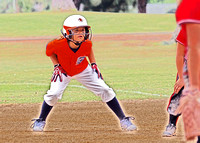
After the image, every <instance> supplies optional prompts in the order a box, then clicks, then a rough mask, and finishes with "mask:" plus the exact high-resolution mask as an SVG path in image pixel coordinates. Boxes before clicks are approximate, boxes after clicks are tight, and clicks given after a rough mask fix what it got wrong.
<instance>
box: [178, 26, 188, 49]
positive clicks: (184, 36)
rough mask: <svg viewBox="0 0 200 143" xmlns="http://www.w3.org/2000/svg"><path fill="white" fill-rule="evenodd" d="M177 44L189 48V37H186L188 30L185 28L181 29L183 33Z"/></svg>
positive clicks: (179, 36) (180, 34) (179, 35)
mask: <svg viewBox="0 0 200 143" xmlns="http://www.w3.org/2000/svg"><path fill="white" fill-rule="evenodd" d="M176 42H178V43H180V44H181V45H183V46H185V47H186V46H187V37H186V29H185V27H182V28H181V31H180V32H179V34H178V36H177V38H176Z"/></svg>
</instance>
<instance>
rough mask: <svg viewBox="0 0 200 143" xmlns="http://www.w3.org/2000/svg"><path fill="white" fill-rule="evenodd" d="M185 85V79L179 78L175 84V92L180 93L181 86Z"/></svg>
mask: <svg viewBox="0 0 200 143" xmlns="http://www.w3.org/2000/svg"><path fill="white" fill-rule="evenodd" d="M183 86H184V80H183V79H180V78H179V79H178V80H177V81H176V83H175V85H174V93H176V94H177V93H178V92H179V91H180V90H181V88H182V87H183Z"/></svg>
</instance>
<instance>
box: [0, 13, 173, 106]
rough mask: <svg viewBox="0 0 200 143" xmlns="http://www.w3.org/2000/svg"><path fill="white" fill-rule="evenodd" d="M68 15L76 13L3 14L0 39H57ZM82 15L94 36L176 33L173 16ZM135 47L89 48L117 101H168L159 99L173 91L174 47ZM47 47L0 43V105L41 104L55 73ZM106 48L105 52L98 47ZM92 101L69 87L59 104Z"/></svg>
mask: <svg viewBox="0 0 200 143" xmlns="http://www.w3.org/2000/svg"><path fill="white" fill-rule="evenodd" d="M72 13H75V12H70V13H69V12H65V13H64V12H60V13H59V12H55V13H53V12H44V13H24V14H2V15H0V21H1V22H0V31H1V33H0V37H1V38H4V37H29V36H56V35H59V34H60V33H59V30H60V28H61V25H62V22H63V19H65V17H66V16H67V15H69V14H72ZM81 14H82V15H84V16H86V17H87V19H88V21H89V24H90V25H91V26H92V29H93V33H94V34H107V33H134V32H162V31H166V32H173V31H174V29H175V27H176V25H175V19H174V15H144V14H116V13H93V12H83V13H81ZM137 42H141V41H132V40H129V41H123V42H122V41H96V42H95V43H93V48H94V51H95V56H96V60H97V63H98V65H99V67H100V69H101V72H102V74H103V76H104V79H105V81H106V82H107V83H108V84H109V85H110V86H111V87H112V88H113V89H114V90H115V91H116V93H117V97H118V98H119V99H145V98H166V96H159V95H170V94H171V92H172V91H173V84H174V80H175V75H176V68H175V44H173V45H163V44H162V41H160V42H157V43H149V45H148V46H144V45H143V46H142V45H141V46H131V45H134V44H135V43H137ZM46 43H47V41H40V42H36V41H33V42H1V44H0V69H1V70H0V75H1V76H0V93H1V94H0V104H8V103H38V102H42V101H43V95H44V94H45V93H46V91H47V90H48V89H49V85H50V78H51V75H52V71H53V65H52V63H51V61H50V59H49V58H48V57H47V56H46V55H45V46H46ZM125 43H129V45H125ZM144 43H145V41H144ZM104 44H106V45H107V46H106V47H105V46H102V45H104ZM151 94H152V95H151ZM154 94H155V95H154ZM91 100H100V99H99V97H96V96H94V95H93V94H92V93H91V92H90V91H88V90H86V89H85V88H83V86H82V85H81V84H79V83H78V82H76V81H72V82H71V83H70V85H69V87H67V91H66V92H65V93H64V95H63V99H62V100H61V102H74V101H91Z"/></svg>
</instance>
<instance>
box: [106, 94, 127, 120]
mask: <svg viewBox="0 0 200 143" xmlns="http://www.w3.org/2000/svg"><path fill="white" fill-rule="evenodd" d="M106 104H107V105H108V106H109V107H110V109H111V110H112V111H113V112H114V113H115V114H116V115H117V117H118V118H119V119H120V120H122V119H123V118H124V117H125V115H124V112H123V111H122V109H121V107H120V105H119V102H118V100H117V98H116V97H114V98H113V99H112V100H111V101H109V102H106Z"/></svg>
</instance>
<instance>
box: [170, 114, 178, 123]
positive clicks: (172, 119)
mask: <svg viewBox="0 0 200 143" xmlns="http://www.w3.org/2000/svg"><path fill="white" fill-rule="evenodd" d="M178 117H179V115H176V116H174V115H171V114H170V116H169V123H171V124H173V125H174V126H176V123H177V120H178Z"/></svg>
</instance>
